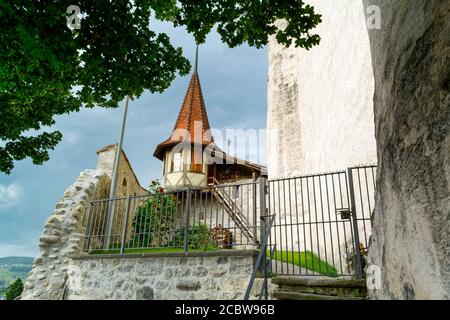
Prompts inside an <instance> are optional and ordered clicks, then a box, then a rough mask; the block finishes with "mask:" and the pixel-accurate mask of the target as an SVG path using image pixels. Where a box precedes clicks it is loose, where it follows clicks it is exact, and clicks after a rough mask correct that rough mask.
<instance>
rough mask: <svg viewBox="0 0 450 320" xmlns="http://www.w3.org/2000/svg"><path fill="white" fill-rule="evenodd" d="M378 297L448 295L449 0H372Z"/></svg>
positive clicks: (374, 238) (374, 232) (373, 255)
mask: <svg viewBox="0 0 450 320" xmlns="http://www.w3.org/2000/svg"><path fill="white" fill-rule="evenodd" d="M364 4H365V6H366V7H367V6H369V5H378V6H379V7H380V9H381V15H382V24H381V30H372V31H370V32H369V35H370V44H371V51H372V59H373V69H374V76H375V98H374V110H375V111H374V113H375V132H376V140H377V153H378V168H379V169H378V177H377V180H378V183H377V186H378V188H377V189H378V190H377V194H376V208H375V215H374V218H373V222H372V243H371V247H370V250H369V255H370V262H371V263H372V264H375V265H377V266H379V267H380V268H381V288H380V290H376V291H374V292H372V297H373V298H380V299H450V134H449V126H450V93H449V90H450V2H449V1H441V0H416V1H414V4H412V3H411V2H410V1H380V0H377V1H374V0H370V1H369V0H364Z"/></svg>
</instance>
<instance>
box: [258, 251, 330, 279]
mask: <svg viewBox="0 0 450 320" xmlns="http://www.w3.org/2000/svg"><path fill="white" fill-rule="evenodd" d="M269 254H270V252H269V250H267V255H269ZM273 259H274V260H278V261H282V262H287V263H290V264H294V265H296V266H299V267H302V268H305V269H308V270H311V271H314V272H317V273H320V274H323V275H327V276H337V275H338V272H337V270H336V268H334V267H333V266H332V265H330V264H329V263H328V262H326V261H324V260H322V259H320V258H319V257H318V256H316V255H315V254H314V253H312V252H309V251H305V252H296V251H294V252H292V251H287V252H286V251H281V250H275V252H274V254H273Z"/></svg>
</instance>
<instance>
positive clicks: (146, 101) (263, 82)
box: [0, 24, 267, 257]
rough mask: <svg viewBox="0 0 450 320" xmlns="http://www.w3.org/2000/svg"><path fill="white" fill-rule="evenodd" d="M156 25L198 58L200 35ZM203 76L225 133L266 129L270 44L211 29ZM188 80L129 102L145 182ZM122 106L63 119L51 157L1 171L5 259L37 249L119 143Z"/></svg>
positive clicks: (0, 246) (132, 144) (129, 148)
mask: <svg viewBox="0 0 450 320" xmlns="http://www.w3.org/2000/svg"><path fill="white" fill-rule="evenodd" d="M154 29H156V30H158V31H164V32H166V33H168V34H169V35H170V36H171V37H172V42H173V43H174V44H175V45H177V46H182V47H183V49H184V52H185V56H186V57H189V58H191V61H193V59H194V53H195V46H194V41H193V38H192V37H191V36H190V35H189V34H187V33H186V32H185V31H184V30H183V29H176V30H174V29H172V28H171V27H170V26H168V25H165V24H155V25H154ZM199 76H200V81H201V85H202V91H203V95H204V98H205V103H206V108H207V111H208V116H209V122H210V124H211V127H213V128H214V129H217V130H221V132H223V135H225V130H227V129H244V130H246V129H250V128H251V129H255V130H259V129H264V128H265V127H266V110H267V103H266V101H267V99H266V87H267V48H263V49H259V50H258V49H255V48H249V47H248V46H241V47H239V48H234V49H229V48H227V46H226V45H224V44H222V43H221V41H220V38H219V37H218V35H217V34H216V33H212V34H210V35H209V36H208V38H207V41H206V44H205V45H202V46H201V47H200V53H199ZM189 80H190V75H188V76H185V77H178V78H177V79H176V81H174V83H173V84H172V86H171V87H170V88H169V89H167V90H166V91H165V92H164V93H163V94H150V93H148V92H147V93H144V94H143V95H142V96H141V97H140V98H139V99H138V100H134V101H132V102H131V103H130V109H129V114H128V122H127V129H126V135H125V141H124V150H125V152H126V153H127V156H128V158H129V159H130V161H131V164H132V166H133V168H134V170H135V172H136V175H137V176H138V178H139V180H140V182H141V185H143V186H147V185H148V183H149V181H151V180H152V179H154V178H160V175H161V162H160V161H159V160H157V159H156V158H154V157H153V151H154V149H155V147H156V145H157V144H158V143H159V142H161V141H163V140H165V139H166V138H168V137H169V134H170V132H171V130H172V128H173V125H174V123H175V120H176V117H177V114H178V111H179V108H180V106H181V103H182V101H183V98H184V94H185V92H186V89H187V86H188V82H189ZM122 110H123V103H122V104H121V105H120V108H119V109H114V110H106V109H100V108H97V109H89V110H83V111H81V112H79V113H76V114H75V113H73V114H70V115H67V116H62V117H58V118H57V123H56V125H55V129H58V130H60V131H61V132H62V133H63V135H64V138H63V141H62V142H61V143H60V144H59V145H58V146H57V148H56V150H54V151H53V152H51V160H50V161H48V162H46V163H45V164H44V165H43V166H34V165H33V164H32V163H31V161H29V160H24V161H21V162H18V163H16V167H15V169H14V171H13V172H12V174H10V175H9V176H6V175H2V174H0V257H2V256H10V255H15V256H35V255H36V254H37V253H38V239H39V235H40V233H41V232H42V229H43V226H44V223H45V220H46V218H47V217H48V216H49V215H50V213H51V212H52V211H53V208H54V206H55V204H56V202H57V201H58V199H59V198H60V197H61V196H62V194H63V192H64V190H65V189H66V188H67V187H68V186H69V185H71V184H72V183H73V182H74V181H75V179H76V177H77V176H78V174H79V172H80V171H82V170H84V169H91V168H92V169H94V168H95V166H96V160H97V156H96V153H95V151H96V150H97V149H98V148H100V147H103V146H106V145H108V144H111V143H116V142H117V139H118V135H119V132H118V130H119V126H120V121H121V116H122ZM218 143H219V144H221V143H220V141H219V142H218ZM232 147H233V146H232ZM260 148H262V149H261V150H262V151H259V155H260V157H259V159H258V162H260V163H263V164H264V163H265V158H264V150H265V148H264V145H260ZM240 152H242V151H238V152H237V155H240V156H242V154H240ZM244 152H245V151H244ZM247 152H248V151H247ZM251 152H254V150H253V151H250V153H251ZM231 153H233V152H231Z"/></svg>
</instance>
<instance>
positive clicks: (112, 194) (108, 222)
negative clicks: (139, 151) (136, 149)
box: [103, 96, 130, 250]
mask: <svg viewBox="0 0 450 320" xmlns="http://www.w3.org/2000/svg"><path fill="white" fill-rule="evenodd" d="M129 100H130V97H129V96H127V97H126V99H125V110H124V111H123V117H122V126H121V128H120V137H119V144H118V145H117V150H116V159H115V161H114V171H113V175H112V177H111V189H110V190H109V199H110V200H109V201H110V203H109V205H108V214H107V220H106V226H105V229H106V230H105V231H106V233H105V242H104V247H103V248H104V249H105V250H108V249H109V243H110V236H111V229H112V222H113V212H114V200H112V199H114V198H115V197H116V189H117V179H118V178H119V164H120V156H121V154H122V145H123V136H124V133H125V124H126V122H127V113H128V102H129Z"/></svg>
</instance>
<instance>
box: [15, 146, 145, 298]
mask: <svg viewBox="0 0 450 320" xmlns="http://www.w3.org/2000/svg"><path fill="white" fill-rule="evenodd" d="M115 150H116V145H110V146H107V147H105V148H103V149H100V150H99V151H97V153H98V155H99V158H98V163H97V169H96V170H84V171H82V172H81V173H80V175H79V176H78V178H77V180H76V181H75V183H74V184H72V185H71V186H69V187H68V188H67V189H66V191H65V192H64V195H63V197H62V198H61V199H60V200H59V201H58V203H57V204H56V206H55V210H54V211H53V212H52V213H51V214H50V216H49V218H48V219H47V221H46V222H45V226H44V231H43V233H42V235H41V237H40V242H39V255H38V257H37V258H36V259H35V260H34V262H33V266H32V270H31V272H30V273H29V275H28V277H27V280H26V282H25V284H24V291H23V293H22V296H21V298H22V299H53V300H55V299H62V296H63V292H64V290H65V288H66V284H67V281H68V279H69V274H68V272H69V270H70V268H71V265H72V263H73V259H72V257H73V256H74V255H78V254H79V253H80V250H81V246H82V244H83V238H84V233H85V225H83V222H84V216H85V213H86V208H87V207H88V206H89V203H90V201H92V200H98V199H106V198H108V197H109V190H110V187H111V175H112V168H113V163H114V161H115ZM121 159H122V161H121V162H120V163H121V166H120V167H119V180H118V181H119V184H118V191H117V196H123V195H125V194H141V193H143V192H144V191H145V190H144V189H143V188H142V187H141V186H140V184H139V182H138V180H137V178H136V176H135V175H134V172H133V169H132V167H131V165H130V163H129V161H128V159H127V158H126V155H125V153H124V152H122V158H121ZM124 180H125V181H126V183H125V184H123V183H121V182H122V181H124Z"/></svg>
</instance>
